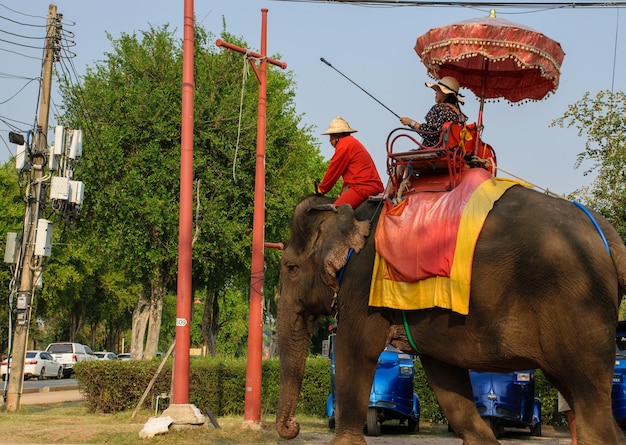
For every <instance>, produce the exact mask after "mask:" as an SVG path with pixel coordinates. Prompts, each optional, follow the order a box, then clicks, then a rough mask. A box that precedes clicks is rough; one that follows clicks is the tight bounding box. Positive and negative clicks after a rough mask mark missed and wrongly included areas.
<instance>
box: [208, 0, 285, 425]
mask: <svg viewBox="0 0 626 445" xmlns="http://www.w3.org/2000/svg"><path fill="white" fill-rule="evenodd" d="M261 13H262V20H261V53H260V54H259V53H255V52H251V51H247V50H246V49H244V48H241V47H239V46H236V45H233V44H231V43H227V42H224V41H223V40H221V39H218V40H217V41H216V42H215V44H216V45H217V46H223V47H225V48H228V49H229V50H233V51H237V52H239V53H241V54H247V55H248V56H250V57H253V58H255V59H259V60H260V70H259V71H258V72H257V70H256V68H255V74H256V75H257V79H258V80H259V109H258V122H257V138H256V171H255V180H254V215H253V221H252V271H251V275H250V317H249V320H248V367H247V369H246V397H245V406H244V421H248V422H258V421H260V420H261V370H262V358H263V354H262V353H263V280H264V265H265V255H264V251H263V247H264V246H267V247H275V248H282V247H279V245H282V243H280V244H273V243H264V239H265V114H266V113H265V109H266V105H267V103H266V92H267V84H266V75H267V64H268V63H271V64H272V65H276V66H279V67H281V68H282V69H285V68H287V64H286V63H284V62H281V61H279V60H276V59H272V58H271V57H267V56H266V53H267V32H266V28H267V9H266V8H263V9H261Z"/></svg>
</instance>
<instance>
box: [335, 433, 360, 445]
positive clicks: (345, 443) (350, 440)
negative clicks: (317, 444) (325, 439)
mask: <svg viewBox="0 0 626 445" xmlns="http://www.w3.org/2000/svg"><path fill="white" fill-rule="evenodd" d="M328 445H367V442H366V441H365V436H363V434H360V435H359V434H341V435H336V436H335V438H334V439H333V440H331V441H330V442H329V443H328Z"/></svg>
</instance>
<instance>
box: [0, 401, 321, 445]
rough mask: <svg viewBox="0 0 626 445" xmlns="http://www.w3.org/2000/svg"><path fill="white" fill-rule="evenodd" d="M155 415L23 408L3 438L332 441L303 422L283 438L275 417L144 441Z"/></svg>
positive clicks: (0, 415)
mask: <svg viewBox="0 0 626 445" xmlns="http://www.w3.org/2000/svg"><path fill="white" fill-rule="evenodd" d="M152 415H154V413H153V412H149V411H147V410H145V411H140V412H139V413H138V414H137V416H135V418H134V419H131V413H130V412H123V413H118V414H94V413H89V412H88V411H87V409H86V408H85V407H84V406H83V405H82V403H81V402H64V403H58V404H48V405H28V406H25V407H24V406H23V407H22V408H21V409H20V411H19V412H16V413H8V412H6V411H5V410H1V411H0V425H1V427H0V428H1V430H2V436H3V438H4V439H5V440H8V441H9V442H11V443H45V444H50V443H57V444H107V445H108V444H111V445H131V444H132V445H135V444H137V443H138V442H141V443H142V444H143V443H145V444H149V445H153V444H154V445H161V444H163V445H165V444H167V445H170V444H172V443H175V444H177V445H197V444H199V443H202V444H203V445H205V444H253V443H254V444H277V443H284V444H287V443H289V445H291V444H294V445H303V444H324V443H326V442H328V441H329V440H330V439H331V438H332V435H331V433H330V432H329V430H328V429H327V424H326V421H325V419H320V418H315V417H309V418H306V417H304V418H301V417H300V418H299V420H300V423H301V431H302V433H301V434H300V435H299V436H298V437H297V438H296V439H294V440H291V441H286V440H282V439H280V438H279V437H278V434H277V433H276V429H275V428H274V421H275V419H274V417H273V416H272V417H271V418H267V419H262V421H261V428H259V429H258V430H252V429H250V428H244V427H243V417H220V418H218V419H217V421H218V423H219V425H220V429H216V428H214V427H213V425H212V424H211V422H210V421H208V419H207V424H208V427H207V426H201V427H193V428H185V429H170V431H169V432H168V433H167V434H162V435H157V436H154V437H153V438H150V439H144V440H140V439H139V431H141V429H142V428H143V426H144V424H145V423H146V422H147V421H148V419H149V418H150V417H151V416H152Z"/></svg>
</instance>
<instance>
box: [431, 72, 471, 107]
mask: <svg viewBox="0 0 626 445" xmlns="http://www.w3.org/2000/svg"><path fill="white" fill-rule="evenodd" d="M426 86H427V87H428V88H432V89H437V88H438V89H440V90H441V91H442V92H443V93H444V94H454V96H455V97H456V98H457V100H458V101H459V102H461V103H462V104H464V103H465V102H464V101H463V99H462V97H463V95H462V94H459V87H460V86H459V81H458V80H456V79H455V78H454V77H452V76H446V77H442V78H441V79H439V80H438V81H437V83H432V82H426Z"/></svg>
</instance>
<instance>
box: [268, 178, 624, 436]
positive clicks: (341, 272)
mask: <svg viewBox="0 0 626 445" xmlns="http://www.w3.org/2000/svg"><path fill="white" fill-rule="evenodd" d="M333 202H334V201H333V199H332V198H329V197H324V196H314V195H311V196H306V197H304V198H302V200H301V201H300V202H299V203H298V204H297V206H296V208H295V210H294V214H293V216H292V221H291V227H290V230H291V233H290V236H289V241H288V242H287V243H286V245H285V248H284V250H283V253H282V257H281V266H280V267H281V270H280V280H279V286H278V289H277V291H276V294H277V295H276V298H277V332H278V349H279V358H280V395H279V402H278V409H277V415H276V429H277V432H278V434H279V435H280V436H281V437H282V438H285V439H291V438H294V437H296V436H297V435H298V433H299V430H300V425H299V423H298V420H297V419H296V418H295V417H294V415H295V408H296V404H297V400H298V397H299V392H300V389H301V383H302V378H303V375H304V368H305V359H306V356H307V352H308V343H309V341H310V337H311V334H312V332H313V329H314V326H315V321H316V320H317V318H318V317H320V316H325V315H331V316H332V315H334V316H336V317H337V320H338V325H337V331H336V338H335V343H334V348H335V349H334V354H335V364H336V368H335V383H336V417H335V421H336V424H335V436H334V438H333V439H332V441H331V442H330V444H333V445H340V444H345V445H348V444H349V445H354V444H365V443H366V442H365V438H364V436H363V426H364V423H365V419H366V413H367V406H368V401H369V394H370V388H371V384H372V379H373V376H374V373H375V368H376V361H377V358H378V356H379V354H380V352H381V351H382V350H383V349H384V347H385V346H386V345H387V344H389V343H391V344H393V345H394V346H396V347H397V348H399V349H401V350H403V351H405V352H407V353H410V354H413V355H417V356H419V359H420V361H421V364H422V366H423V369H424V372H425V374H426V376H427V378H428V380H429V383H430V385H431V387H432V389H433V391H434V393H435V395H436V397H437V400H438V403H439V404H440V406H441V408H442V410H443V413H444V414H445V416H446V417H447V419H448V422H449V426H450V428H451V430H454V431H455V432H456V434H457V435H458V436H459V437H460V438H461V439H462V440H463V444H464V445H477V444H480V445H494V444H498V443H499V442H498V441H497V440H496V437H495V436H494V434H493V432H492V430H491V428H489V426H488V425H487V424H486V422H484V421H483V420H482V418H481V417H480V415H479V413H478V411H477V409H476V406H475V404H474V399H473V394H472V387H471V383H470V379H469V371H468V369H474V370H479V371H493V372H509V371H513V370H522V369H537V368H540V369H541V370H542V371H543V373H544V375H545V376H546V378H547V379H548V380H549V382H550V383H551V384H552V385H554V387H555V388H556V389H558V390H559V391H560V392H561V394H563V395H564V396H565V398H566V399H567V400H568V401H569V404H570V406H572V409H573V411H574V412H575V415H576V425H577V431H578V443H579V445H592V444H593V445H597V444H604V445H607V444H624V443H626V438H625V436H624V434H623V432H622V431H621V429H620V428H619V427H618V425H617V424H616V422H615V419H614V418H613V415H612V410H611V385H612V375H613V366H614V360H615V329H616V327H617V322H618V309H619V304H620V302H621V298H622V296H623V294H624V291H625V290H626V247H625V246H624V242H623V241H622V240H621V238H620V236H619V234H618V233H617V231H616V230H615V229H614V228H613V227H612V226H611V224H610V223H609V222H608V221H607V220H606V219H604V218H603V217H602V216H601V215H599V214H597V213H595V212H591V211H590V212H589V214H590V215H593V219H595V221H596V224H597V225H598V226H599V228H601V232H602V233H603V234H604V237H605V239H606V242H607V244H608V246H605V243H604V242H603V241H602V236H601V233H600V231H598V230H597V229H596V228H595V226H594V221H593V219H591V218H590V217H589V216H587V215H585V213H584V212H583V211H582V210H581V209H580V208H579V207H577V206H576V205H575V204H574V203H572V202H570V201H568V200H566V199H563V198H558V197H553V196H548V195H546V194H543V193H540V192H538V191H535V190H533V189H530V188H527V187H524V186H522V185H514V186H513V187H511V188H509V189H508V190H507V191H506V192H505V193H504V194H503V195H502V196H501V198H500V199H499V200H498V201H496V202H495V204H494V206H493V208H492V209H491V211H490V212H489V214H488V215H487V218H486V220H485V222H484V224H483V226H482V229H481V231H480V233H479V235H478V239H477V242H476V246H475V249H474V256H473V266H472V272H471V273H472V280H471V286H470V297H471V298H470V302H469V313H468V314H467V315H461V314H458V313H456V312H452V311H450V310H448V309H442V308H436V307H435V308H432V309H420V310H412V311H400V310H393V309H388V308H380V307H372V306H369V304H368V303H369V300H368V298H369V290H370V283H371V280H372V269H373V264H374V259H375V253H376V250H375V242H374V236H373V233H374V230H375V229H376V225H377V223H378V217H379V215H380V205H379V204H377V203H374V202H367V201H366V202H364V203H363V204H361V205H360V206H359V207H358V208H357V209H356V210H352V208H351V207H350V206H349V205H340V206H335V205H334V204H333ZM607 247H608V248H610V254H609V253H608V252H607ZM349 249H353V252H352V253H351V255H350V256H349V257H348V258H347V254H348V252H349ZM346 258H347V262H346ZM405 326H406V327H405ZM405 329H409V333H410V337H409V336H407V332H406V330H405ZM411 339H412V340H413V341H410V340H411ZM411 343H413V344H414V345H415V346H417V350H416V349H415V348H413V347H412V346H411Z"/></svg>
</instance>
